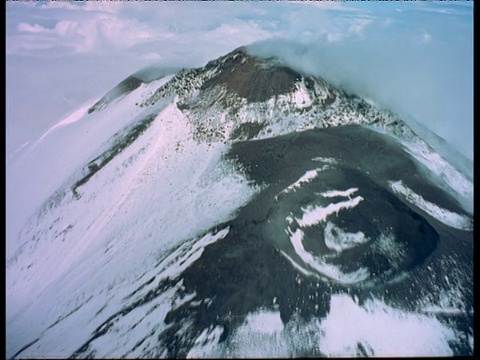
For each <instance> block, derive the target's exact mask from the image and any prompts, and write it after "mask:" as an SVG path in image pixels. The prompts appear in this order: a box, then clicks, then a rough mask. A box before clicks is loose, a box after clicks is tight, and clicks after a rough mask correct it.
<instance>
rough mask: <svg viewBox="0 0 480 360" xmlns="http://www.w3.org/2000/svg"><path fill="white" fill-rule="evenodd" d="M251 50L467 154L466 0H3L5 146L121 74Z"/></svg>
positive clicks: (37, 132) (469, 65) (469, 73)
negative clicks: (406, 119) (410, 121)
mask: <svg viewBox="0 0 480 360" xmlns="http://www.w3.org/2000/svg"><path fill="white" fill-rule="evenodd" d="M259 41H260V42H261V43H259V44H258V45H257V46H256V49H257V50H258V51H259V52H264V53H273V54H278V55H282V56H283V57H284V58H285V59H286V60H287V61H288V62H289V63H291V64H292V65H294V66H296V67H298V68H300V69H304V70H305V71H307V72H309V73H314V74H317V75H322V76H324V77H325V78H327V80H330V81H332V82H334V83H335V84H337V85H340V86H343V87H345V88H347V89H349V90H352V91H355V92H358V93H360V94H362V95H365V96H368V97H370V98H371V99H373V100H375V101H377V102H378V103H379V104H381V105H383V106H385V107H388V108H390V109H392V110H393V111H395V112H397V113H399V114H401V115H405V116H407V115H408V116H412V117H414V118H415V119H416V120H417V121H419V122H421V123H423V124H425V125H427V126H428V127H429V128H430V129H432V130H433V131H434V132H436V133H437V134H438V135H440V136H442V137H443V138H445V139H446V140H447V141H449V142H450V143H452V144H454V146H455V147H456V148H457V150H459V151H460V152H462V153H463V154H464V155H466V156H467V157H469V158H473V2H430V1H429V2H313V1H312V2H305V1H303V2H198V3H197V2H186V3H185V2H142V1H136V2H125V1H91V2H65V1H61V2H45V1H38V2H7V3H6V75H7V80H6V92H7V95H6V130H7V131H6V144H7V145H6V146H7V155H8V153H10V152H11V151H14V150H15V149H17V148H18V147H20V146H21V145H22V144H24V143H25V142H27V141H30V140H32V139H35V138H37V137H39V136H41V134H42V133H44V132H45V131H46V130H47V129H48V128H49V127H51V126H52V125H53V124H55V123H57V122H59V121H60V120H61V119H62V118H63V117H64V116H66V115H68V114H69V113H70V112H72V111H74V110H75V109H76V108H78V107H79V106H80V105H82V104H83V103H84V102H86V101H91V100H94V99H98V98H100V97H101V96H102V95H103V94H104V93H105V92H106V91H108V90H109V89H111V88H112V87H113V86H115V85H116V84H117V83H119V82H120V81H121V80H123V79H124V78H125V77H127V76H128V75H130V74H132V73H134V72H135V71H137V70H139V69H140V68H142V67H144V66H147V65H151V64H158V65H161V66H163V65H164V66H166V67H172V66H173V67H177V66H202V65H204V64H205V63H206V62H207V61H208V60H210V59H213V58H216V57H218V56H220V55H223V54H225V53H227V52H228V51H231V50H233V49H234V48H236V47H238V46H241V45H247V44H252V43H254V42H259Z"/></svg>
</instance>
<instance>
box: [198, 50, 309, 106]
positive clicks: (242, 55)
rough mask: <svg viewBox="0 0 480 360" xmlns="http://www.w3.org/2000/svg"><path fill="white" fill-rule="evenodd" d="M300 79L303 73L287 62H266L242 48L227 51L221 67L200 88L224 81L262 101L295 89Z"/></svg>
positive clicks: (243, 95)
mask: <svg viewBox="0 0 480 360" xmlns="http://www.w3.org/2000/svg"><path fill="white" fill-rule="evenodd" d="M207 67H208V65H207ZM300 79H301V75H300V74H299V73H297V72H295V71H294V70H292V69H290V68H287V67H285V66H275V67H272V66H267V65H266V63H265V62H264V61H261V60H260V59H257V58H255V57H252V56H250V55H248V54H247V52H246V50H245V49H243V48H240V49H237V50H235V51H233V52H232V53H230V54H228V55H226V57H225V62H224V63H223V66H222V71H221V72H220V73H219V74H218V75H216V76H214V77H213V78H211V79H209V80H207V81H206V82H205V83H204V84H203V85H202V87H201V89H202V90H206V89H209V88H212V87H214V86H216V85H218V84H223V85H225V86H226V87H227V88H228V89H229V90H230V91H233V92H235V93H236V94H237V95H238V96H240V97H243V98H245V99H247V101H249V102H262V101H266V100H268V99H270V98H271V97H272V96H275V95H280V94H284V93H287V92H289V91H291V90H293V89H294V88H295V82H297V81H298V80H300Z"/></svg>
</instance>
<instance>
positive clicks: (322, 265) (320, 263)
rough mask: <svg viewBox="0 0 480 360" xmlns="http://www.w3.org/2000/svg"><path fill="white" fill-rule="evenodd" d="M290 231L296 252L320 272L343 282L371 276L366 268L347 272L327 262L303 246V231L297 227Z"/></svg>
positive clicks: (349, 282) (355, 281) (356, 280)
mask: <svg viewBox="0 0 480 360" xmlns="http://www.w3.org/2000/svg"><path fill="white" fill-rule="evenodd" d="M288 231H289V234H290V242H291V243H292V245H293V248H294V250H295V253H296V254H297V255H298V256H299V257H300V259H301V260H302V261H303V263H304V264H306V265H307V266H309V267H310V268H312V269H313V270H316V271H317V272H318V274H320V275H323V276H325V277H327V278H329V279H332V280H334V281H336V282H338V283H341V284H354V283H357V282H360V281H364V280H366V279H367V278H368V277H369V275H370V271H369V270H368V269H366V268H359V269H357V270H355V271H353V272H351V273H347V274H345V273H343V272H342V271H341V269H340V268H339V267H338V266H335V265H333V264H329V263H327V262H325V261H324V259H322V258H321V257H317V256H313V255H312V254H311V253H309V252H308V251H306V250H305V248H304V246H303V243H302V242H303V237H304V234H303V231H302V230H300V229H297V230H295V231H294V232H292V231H291V230H290V228H288ZM299 266H300V265H299Z"/></svg>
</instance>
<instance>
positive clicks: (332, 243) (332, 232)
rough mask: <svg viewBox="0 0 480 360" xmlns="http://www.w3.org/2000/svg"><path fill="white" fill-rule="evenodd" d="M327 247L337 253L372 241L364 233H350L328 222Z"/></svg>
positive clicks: (326, 228)
mask: <svg viewBox="0 0 480 360" xmlns="http://www.w3.org/2000/svg"><path fill="white" fill-rule="evenodd" d="M324 236H325V245H326V246H327V247H328V248H329V249H331V250H335V251H336V252H341V251H343V250H348V249H352V248H354V247H355V246H358V245H360V244H364V243H366V242H368V241H370V239H369V238H368V237H366V236H365V234H364V233H362V232H361V231H358V232H356V233H348V232H345V231H343V230H342V229H340V228H339V227H336V226H335V225H334V224H333V223H332V222H330V221H329V222H327V225H326V226H325V235H324Z"/></svg>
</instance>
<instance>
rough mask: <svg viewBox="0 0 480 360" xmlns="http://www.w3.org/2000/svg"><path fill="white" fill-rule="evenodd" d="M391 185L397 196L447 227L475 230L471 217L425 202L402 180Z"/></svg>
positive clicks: (390, 183)
mask: <svg viewBox="0 0 480 360" xmlns="http://www.w3.org/2000/svg"><path fill="white" fill-rule="evenodd" d="M389 185H390V187H391V188H392V190H393V191H394V192H395V193H396V194H399V195H402V196H403V197H404V198H405V200H407V201H408V202H409V203H410V204H412V205H414V206H417V207H418V208H420V209H422V210H423V211H425V212H426V213H427V214H429V215H430V216H432V217H434V218H435V219H437V220H438V221H440V222H442V223H444V224H445V225H448V226H451V227H453V228H456V229H460V230H467V231H468V230H473V220H472V219H471V218H470V217H468V216H466V215H460V214H457V213H454V212H452V211H449V210H447V209H443V208H441V207H439V206H437V205H436V204H434V203H431V202H429V201H427V200H425V199H424V198H423V197H422V196H421V195H418V194H416V193H415V192H413V191H412V190H411V189H409V188H408V187H406V186H405V185H404V184H403V183H402V181H401V180H400V181H389Z"/></svg>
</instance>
